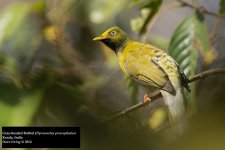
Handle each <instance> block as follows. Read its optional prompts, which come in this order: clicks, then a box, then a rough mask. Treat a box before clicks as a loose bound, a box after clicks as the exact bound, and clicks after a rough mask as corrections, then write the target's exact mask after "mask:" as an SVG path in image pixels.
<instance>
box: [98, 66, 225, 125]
mask: <svg viewBox="0 0 225 150" xmlns="http://www.w3.org/2000/svg"><path fill="white" fill-rule="evenodd" d="M222 73H225V68H221V69H211V70H208V71H204V72H201V73H199V74H197V75H194V76H192V77H190V78H189V81H188V83H191V82H195V81H197V80H200V79H205V78H207V77H208V76H211V75H215V74H222ZM149 97H150V98H151V101H145V102H144V101H142V102H139V103H137V104H136V105H133V106H131V107H128V108H126V109H124V110H122V111H120V112H118V113H116V114H114V115H112V116H111V117H109V118H107V119H105V120H103V121H102V123H106V122H109V121H113V120H115V119H117V118H120V117H122V116H125V115H126V114H128V113H130V112H132V111H135V110H137V109H138V108H141V107H144V106H146V105H148V104H150V103H152V102H154V101H156V100H158V99H159V98H160V97H161V93H160V91H156V92H154V93H152V94H150V95H149Z"/></svg>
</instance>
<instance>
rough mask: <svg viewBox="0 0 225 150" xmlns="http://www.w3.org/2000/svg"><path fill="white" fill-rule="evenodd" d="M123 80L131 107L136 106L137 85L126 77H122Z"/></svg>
mask: <svg viewBox="0 0 225 150" xmlns="http://www.w3.org/2000/svg"><path fill="white" fill-rule="evenodd" d="M124 78H125V79H124V84H125V87H126V89H128V92H129V95H130V98H131V105H134V104H137V102H138V92H139V87H138V84H137V83H136V82H135V81H133V80H131V79H130V78H128V77H126V76H124Z"/></svg>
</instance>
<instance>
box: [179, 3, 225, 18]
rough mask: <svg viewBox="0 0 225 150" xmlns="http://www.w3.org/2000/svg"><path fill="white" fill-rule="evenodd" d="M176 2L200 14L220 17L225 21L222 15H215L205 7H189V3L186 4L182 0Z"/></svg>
mask: <svg viewBox="0 0 225 150" xmlns="http://www.w3.org/2000/svg"><path fill="white" fill-rule="evenodd" d="M177 1H178V2H180V4H181V5H182V6H184V7H189V8H192V9H195V10H197V11H199V12H200V13H203V14H207V15H211V16H215V17H220V18H222V19H225V16H224V15H219V14H216V13H214V12H211V11H208V10H207V9H206V8H205V7H195V6H194V5H191V4H189V3H187V2H185V1H183V0H177Z"/></svg>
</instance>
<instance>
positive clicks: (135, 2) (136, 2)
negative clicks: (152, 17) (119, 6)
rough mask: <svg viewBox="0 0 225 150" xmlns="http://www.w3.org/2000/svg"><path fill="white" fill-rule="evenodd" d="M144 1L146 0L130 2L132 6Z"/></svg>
mask: <svg viewBox="0 0 225 150" xmlns="http://www.w3.org/2000/svg"><path fill="white" fill-rule="evenodd" d="M143 1H144V0H132V1H131V2H130V6H134V5H137V4H139V3H141V2H143Z"/></svg>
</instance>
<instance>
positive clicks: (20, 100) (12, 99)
mask: <svg viewBox="0 0 225 150" xmlns="http://www.w3.org/2000/svg"><path fill="white" fill-rule="evenodd" d="M5 88H6V87H5ZM1 91H2V90H1ZM4 91H5V93H4V96H1V98H0V109H1V113H2V114H4V115H3V116H1V117H0V124H1V126H3V125H5V126H6V125H8V126H14V125H16V126H26V125H29V124H30V123H31V119H32V118H33V116H34V114H35V113H36V111H37V109H38V107H39V104H40V102H41V100H42V96H43V94H44V92H43V90H32V91H27V92H24V93H23V94H22V93H18V92H21V91H18V90H17V89H15V88H12V87H11V88H8V90H7V91H6V90H4ZM1 93H2V92H1ZM10 94H11V95H10ZM12 94H13V95H12Z"/></svg>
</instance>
